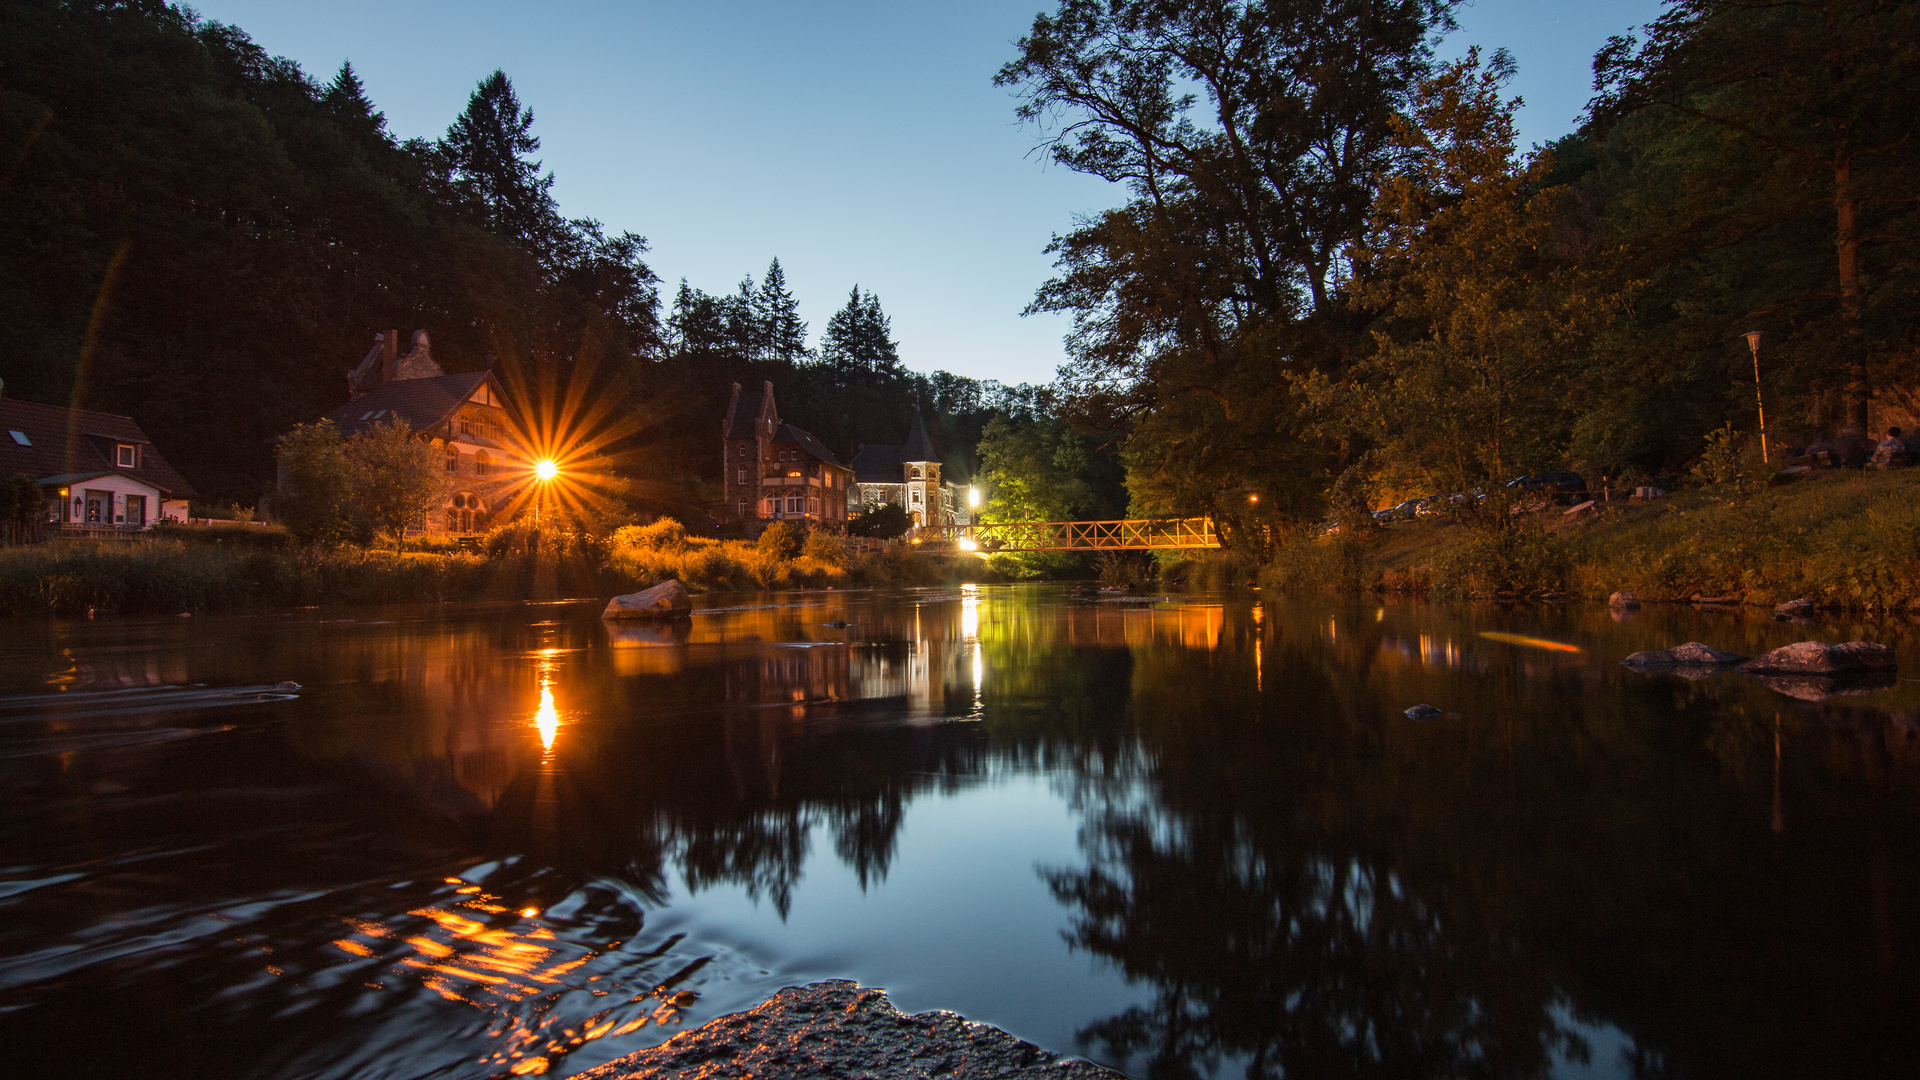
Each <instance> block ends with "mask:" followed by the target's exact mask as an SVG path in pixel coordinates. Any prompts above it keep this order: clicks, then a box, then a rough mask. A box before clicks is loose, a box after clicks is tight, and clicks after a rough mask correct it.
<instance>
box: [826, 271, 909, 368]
mask: <svg viewBox="0 0 1920 1080" xmlns="http://www.w3.org/2000/svg"><path fill="white" fill-rule="evenodd" d="M820 359H821V361H822V362H823V363H825V364H826V365H827V366H829V367H831V368H833V369H834V370H835V372H836V374H839V375H841V376H842V377H846V376H850V375H884V376H892V377H898V376H902V375H904V374H905V372H904V371H903V370H902V368H901V366H900V350H899V346H898V345H897V344H896V343H895V342H894V340H893V321H892V320H891V319H889V318H887V315H886V313H885V312H883V311H881V310H880V298H879V297H878V296H875V295H874V294H872V293H862V292H861V291H860V286H858V285H855V286H854V287H853V292H851V293H850V294H848V296H847V306H846V307H843V308H841V309H840V310H839V311H837V312H835V313H834V316H833V318H831V319H828V320H827V330H826V333H825V334H824V335H822V336H821V339H820Z"/></svg>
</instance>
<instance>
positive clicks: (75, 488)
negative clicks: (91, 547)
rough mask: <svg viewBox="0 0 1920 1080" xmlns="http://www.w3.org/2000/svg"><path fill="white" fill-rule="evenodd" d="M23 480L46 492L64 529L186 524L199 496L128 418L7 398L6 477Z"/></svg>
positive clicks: (2, 403) (3, 401) (1, 428)
mask: <svg viewBox="0 0 1920 1080" xmlns="http://www.w3.org/2000/svg"><path fill="white" fill-rule="evenodd" d="M20 475H25V476H31V477H33V479H34V482H35V483H37V484H39V485H40V490H41V491H42V492H43V493H44V494H45V495H46V498H47V520H48V521H57V522H60V523H61V524H63V525H74V526H86V525H91V526H112V527H116V528H123V529H146V528H151V527H152V526H153V523H154V522H156V521H160V520H162V519H164V518H172V519H174V520H176V521H184V520H186V517H187V500H188V499H192V498H197V497H199V494H200V493H199V492H197V491H195V490H194V489H193V485H191V484H189V483H187V481H186V480H185V479H184V478H183V477H181V475H180V474H179V473H177V472H175V471H174V469H173V466H172V465H169V464H168V463H167V459H166V458H165V457H163V456H161V454H160V451H159V450H158V449H156V448H155V447H154V445H153V440H151V439H149V438H147V433H146V432H144V431H142V430H141V429H140V425H139V424H137V423H135V422H134V421H133V420H132V419H131V418H129V417H125V416H115V415H113V414H112V413H103V412H93V411H91V410H88V409H64V408H61V407H60V406H58V405H41V404H39V403H37V402H32V401H18V400H15V399H12V398H0V476H20Z"/></svg>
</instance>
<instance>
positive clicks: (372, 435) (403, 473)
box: [345, 419, 447, 551]
mask: <svg viewBox="0 0 1920 1080" xmlns="http://www.w3.org/2000/svg"><path fill="white" fill-rule="evenodd" d="M345 452H346V458H347V465H348V470H349V475H350V477H351V479H352V484H353V502H354V505H355V506H356V507H357V508H358V509H359V512H360V513H361V514H362V515H364V516H365V517H366V519H367V521H368V522H370V523H371V524H372V525H373V527H374V529H375V530H376V531H378V532H382V533H385V534H387V535H388V536H390V537H392V538H393V548H394V550H395V551H399V550H400V547H401V544H402V542H403V541H404V540H405V538H406V534H407V530H408V529H410V528H414V527H416V526H418V525H420V524H422V523H423V522H424V521H425V520H426V516H427V514H428V513H429V512H431V511H432V510H433V508H434V507H436V506H439V505H440V504H441V502H442V501H444V500H445V498H446V493H447V473H446V459H445V458H443V457H442V456H441V455H439V454H437V453H435V452H434V450H433V448H432V447H431V446H428V445H427V444H426V443H425V442H423V441H421V440H420V439H416V438H414V437H413V433H412V432H410V431H408V430H407V425H406V423H405V422H404V421H401V420H399V419H395V420H393V421H392V422H390V423H379V424H375V425H373V426H372V427H370V428H368V429H367V430H365V431H363V432H361V433H359V434H358V435H355V436H354V437H353V438H351V439H348V440H347V442H346V447H345Z"/></svg>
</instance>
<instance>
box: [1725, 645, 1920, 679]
mask: <svg viewBox="0 0 1920 1080" xmlns="http://www.w3.org/2000/svg"><path fill="white" fill-rule="evenodd" d="M1894 665H1895V659H1894V655H1893V650H1892V649H1889V648H1887V647H1886V646H1885V645H1882V644H1880V643H1878V642H1874V641H1849V642H1846V643H1845V644H1842V645H1828V644H1826V643H1825V642H1822V641H1797V642H1794V643H1793V644H1792V645H1782V646H1781V647H1780V648H1778V649H1775V650H1773V651H1772V652H1770V653H1764V654H1762V655H1760V656H1756V657H1754V658H1753V659H1751V660H1749V661H1747V662H1746V663H1744V664H1742V665H1740V670H1741V671H1744V672H1747V673H1748V674H1750V675H1855V674H1861V673H1864V672H1869V671H1892V670H1893V668H1894Z"/></svg>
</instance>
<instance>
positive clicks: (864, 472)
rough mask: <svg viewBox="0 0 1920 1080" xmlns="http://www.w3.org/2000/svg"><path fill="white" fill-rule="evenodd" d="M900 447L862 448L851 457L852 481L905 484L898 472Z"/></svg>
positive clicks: (903, 478)
mask: <svg viewBox="0 0 1920 1080" xmlns="http://www.w3.org/2000/svg"><path fill="white" fill-rule="evenodd" d="M901 460H902V459H901V457H900V447H898V446H863V447H861V448H860V450H859V452H858V453H855V454H854V455H853V479H854V482H855V483H860V484H900V483H905V482H906V480H905V477H906V474H905V473H903V472H901V471H900V463H901Z"/></svg>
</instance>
